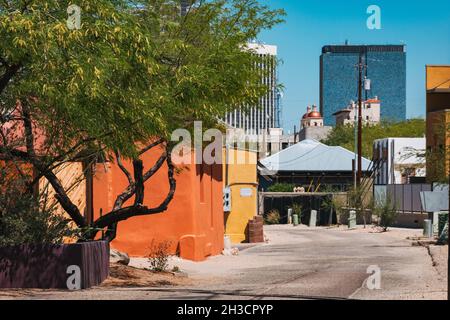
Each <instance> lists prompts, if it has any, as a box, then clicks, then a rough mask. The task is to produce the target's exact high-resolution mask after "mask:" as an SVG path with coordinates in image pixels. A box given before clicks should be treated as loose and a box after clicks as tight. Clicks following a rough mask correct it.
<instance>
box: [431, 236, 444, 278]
mask: <svg viewBox="0 0 450 320" xmlns="http://www.w3.org/2000/svg"><path fill="white" fill-rule="evenodd" d="M428 253H429V255H430V257H431V261H432V263H433V266H434V267H435V268H436V270H437V272H438V273H439V277H440V279H441V280H443V281H445V282H447V270H448V265H447V262H448V245H445V246H428Z"/></svg>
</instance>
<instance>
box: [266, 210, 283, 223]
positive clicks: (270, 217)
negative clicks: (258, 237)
mask: <svg viewBox="0 0 450 320" xmlns="http://www.w3.org/2000/svg"><path fill="white" fill-rule="evenodd" d="M280 218H281V217H280V212H279V211H278V210H277V209H272V210H270V211H269V212H267V213H266V215H265V217H264V223H265V224H279V223H280Z"/></svg>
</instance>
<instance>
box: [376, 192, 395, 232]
mask: <svg viewBox="0 0 450 320" xmlns="http://www.w3.org/2000/svg"><path fill="white" fill-rule="evenodd" d="M372 213H373V214H374V215H375V216H377V217H378V226H380V227H382V228H383V231H387V229H388V228H389V227H390V226H392V224H393V223H394V222H395V218H396V217H397V209H396V207H395V204H394V203H393V202H392V200H391V198H390V197H387V198H386V200H385V201H383V202H382V203H380V202H375V203H374V205H373V208H372Z"/></svg>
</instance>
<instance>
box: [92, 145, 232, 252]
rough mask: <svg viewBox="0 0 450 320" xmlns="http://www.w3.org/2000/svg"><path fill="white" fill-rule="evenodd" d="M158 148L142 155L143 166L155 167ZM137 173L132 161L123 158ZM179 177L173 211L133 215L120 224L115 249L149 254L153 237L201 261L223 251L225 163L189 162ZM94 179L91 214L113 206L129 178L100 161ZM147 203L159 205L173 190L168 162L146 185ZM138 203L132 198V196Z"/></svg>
mask: <svg viewBox="0 0 450 320" xmlns="http://www.w3.org/2000/svg"><path fill="white" fill-rule="evenodd" d="M161 152H162V151H161V149H158V148H154V149H152V150H150V151H148V152H146V153H145V154H144V155H143V156H142V160H143V162H144V168H146V167H147V168H150V167H152V166H153V165H154V163H155V162H156V161H157V160H158V158H159V157H160V155H161ZM124 165H125V167H126V168H127V169H128V170H129V171H130V172H132V164H131V163H130V162H129V161H124ZM178 169H180V170H181V172H179V173H178V174H176V175H175V179H176V182H177V187H176V191H175V195H174V198H173V199H172V201H171V202H170V203H169V206H168V210H167V211H165V212H162V213H158V214H155V215H146V216H138V217H132V218H129V219H128V220H125V221H121V222H119V224H118V229H117V237H116V239H115V240H113V241H112V242H111V247H112V248H115V249H117V250H119V251H123V252H126V253H128V254H129V255H130V256H145V255H147V254H148V253H149V246H150V245H151V242H152V240H154V241H155V242H157V243H161V242H169V243H170V254H179V256H180V257H181V258H184V259H189V260H194V261H201V260H204V259H206V258H207V257H208V256H212V255H217V254H220V253H221V252H222V250H223V235H224V217H223V202H222V187H223V186H222V165H220V164H218V165H205V164H202V165H195V164H188V165H184V166H183V167H182V168H181V167H178ZM94 171H95V173H94V176H93V179H92V181H91V188H92V213H93V218H95V219H97V218H98V217H99V215H100V213H101V212H103V213H106V212H108V211H110V210H111V209H112V206H113V203H114V201H115V199H116V197H117V196H118V195H119V194H120V193H121V192H122V191H123V190H124V189H125V188H126V187H127V186H128V181H127V179H126V177H125V175H124V174H123V172H122V171H121V170H120V168H119V167H118V165H117V164H116V163H111V162H107V163H104V164H98V165H97V166H96V167H95V170H94ZM144 187H145V190H146V191H145V197H144V205H147V206H149V207H152V206H157V205H158V204H159V203H160V202H161V201H162V200H163V199H164V198H165V196H166V194H167V191H168V190H169V183H168V180H167V166H166V164H164V166H163V167H161V169H159V170H158V171H157V172H156V173H155V175H154V176H152V177H151V178H150V179H149V180H148V181H147V182H146V183H145V184H144ZM128 201H133V198H132V199H130V200H128Z"/></svg>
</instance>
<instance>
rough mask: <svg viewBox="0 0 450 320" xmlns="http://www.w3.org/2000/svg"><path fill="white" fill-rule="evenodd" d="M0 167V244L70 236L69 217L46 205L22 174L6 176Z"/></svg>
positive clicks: (59, 239) (59, 240) (54, 240)
mask: <svg viewBox="0 0 450 320" xmlns="http://www.w3.org/2000/svg"><path fill="white" fill-rule="evenodd" d="M0 171H2V172H0V179H1V180H0V181H2V183H1V184H0V188H1V192H0V246H12V245H20V244H44V243H53V244H59V243H63V240H64V238H65V237H73V236H74V234H75V230H72V229H71V228H70V225H69V220H68V219H66V218H65V217H64V216H62V215H60V214H57V213H56V212H55V210H54V208H47V207H46V205H45V204H46V201H45V199H43V197H45V195H42V196H41V198H38V197H36V196H35V195H33V194H32V192H30V191H28V190H27V189H26V187H25V184H24V180H22V178H20V177H15V178H12V179H8V180H6V174H5V170H2V169H0ZM6 181H7V182H8V183H7V184H5V182H6Z"/></svg>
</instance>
